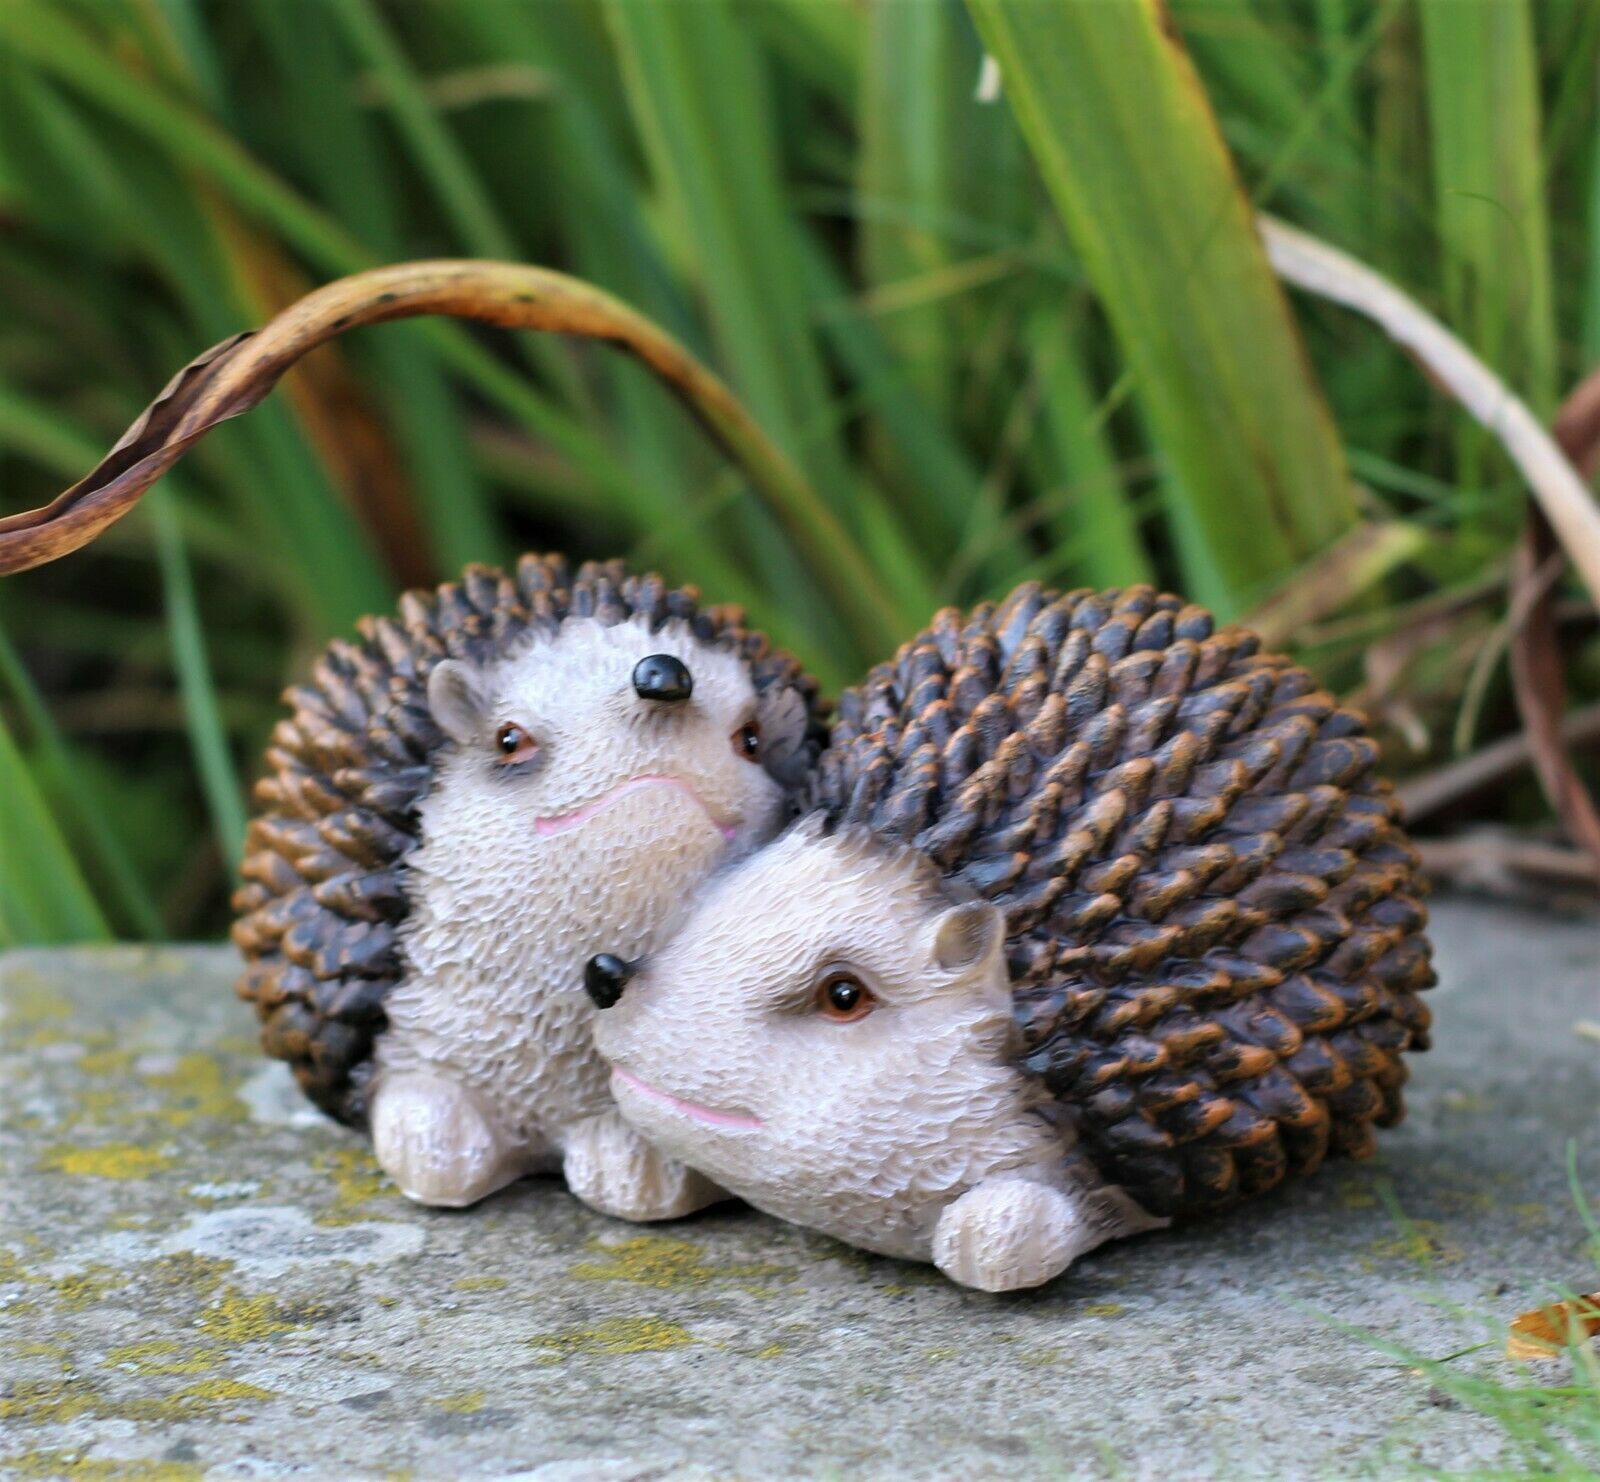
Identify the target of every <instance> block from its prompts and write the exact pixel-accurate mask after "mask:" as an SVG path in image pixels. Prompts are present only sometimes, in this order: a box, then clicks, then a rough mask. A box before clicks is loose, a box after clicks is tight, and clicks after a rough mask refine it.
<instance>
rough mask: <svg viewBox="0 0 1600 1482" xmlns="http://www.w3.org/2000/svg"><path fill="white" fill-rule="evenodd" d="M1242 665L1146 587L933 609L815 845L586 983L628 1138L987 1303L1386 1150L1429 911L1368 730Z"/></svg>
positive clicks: (836, 738) (869, 708) (740, 866)
mask: <svg viewBox="0 0 1600 1482" xmlns="http://www.w3.org/2000/svg"><path fill="white" fill-rule="evenodd" d="M1257 646H1258V640H1257V639H1256V638H1255V637H1254V636H1253V635H1252V634H1250V633H1248V632H1246V631H1244V630H1242V629H1240V628H1237V627H1224V628H1220V629H1214V627H1213V622H1212V619H1211V617H1210V616H1209V614H1207V613H1206V612H1205V611H1203V610H1202V609H1200V608H1198V607H1194V606H1190V605H1186V604H1185V603H1184V602H1183V601H1181V600H1180V599H1179V598H1177V597H1173V596H1165V595H1158V594H1157V593H1156V592H1155V591H1154V590H1152V589H1151V588H1149V587H1144V586H1138V587H1130V588H1127V589H1125V590H1120V591H1109V592H1101V593H1094V592H1090V591H1077V592H1071V593H1067V594H1064V595H1063V594H1058V593H1054V592H1049V591H1043V590H1041V589H1040V588H1039V587H1038V586H1037V585H1028V586H1024V587H1022V588H1020V589H1018V590H1017V591H1016V592H1014V593H1013V594H1012V595H1011V596H1010V597H1008V598H1007V599H1006V600H1005V601H1004V602H1002V603H1001V604H1000V605H999V606H994V605H992V604H985V605H983V606H980V607H978V608H977V609H975V610H974V611H973V612H972V614H971V615H970V617H968V618H966V619H965V620H963V619H962V617H961V616H960V614H958V613H957V612H955V611H953V610H951V611H946V612H942V613H940V614H939V615H938V616H937V617H936V618H935V619H934V621H933V623H932V625H931V626H930V627H929V628H928V630H927V631H926V632H924V633H922V634H921V635H920V636H918V637H917V638H915V639H913V640H912V641H911V642H909V643H907V644H906V645H905V646H904V647H903V648H901V650H900V651H899V653H898V655H897V656H896V658H895V659H894V660H893V661H892V662H890V663H887V664H882V665H879V666H878V667H877V668H875V669H874V670H873V671H872V672H871V673H870V674H869V676H868V678H867V680H866V682H865V683H864V684H862V685H861V686H860V687H859V688H857V689H854V690H852V691H849V692H847V693H846V694H845V696H844V697H843V699H842V700H841V702H840V709H839V717H838V719H837V721H836V723H835V725H834V727H833V731H832V735H831V740H830V745H829V747H828V749H827V750H826V751H825V752H824V753H823V755H822V757H821V758H820V759H819V762H818V764H817V770H816V773H815V775H814V777H813V779H812V781H811V783H810V784H809V785H808V787H807V789H806V791H807V799H806V809H805V811H803V813H802V816H801V817H800V818H799V820H798V821H797V822H796V823H794V824H793V825H792V826H791V827H790V828H788V830H787V831H786V832H784V833H783V834H782V835H781V836H780V837H779V838H778V839H777V840H776V841H774V842H772V843H770V844H768V845H767V846H765V847H764V848H762V849H761V850H758V851H756V852H755V853H754V854H752V855H751V856H749V857H748V858H746V859H744V860H743V861H741V862H739V863H737V864H734V865H732V866H731V867H729V868H728V869H726V870H723V871H720V872H719V873H718V874H717V875H716V876H714V877H712V878H711V879H710V880H709V881H708V883H707V885H706V886H705V887H704V888H703V890H702V892H701V895H700V897H699V899H698V900H697V902H696V903H695V905H694V907H693V909H692V910H691V911H690V912H689V914H688V915H687V917H686V918H685V919H684V920H683V921H682V923H681V925H680V926H679V928H678V929H677V931H676V932H675V934H674V935H673V937H672V939H671V940H670V942H668V943H667V944H666V945H665V946H663V947H662V948H661V949H659V950H658V951H656V952H654V953H651V954H647V955H646V956H645V957H644V959H643V961H642V962H639V961H632V960H630V959H629V958H628V956H627V954H626V953H625V952H624V951H623V950H622V949H620V948H619V949H617V950H614V951H612V952H609V953H606V954H601V955H598V956H597V957H596V958H595V959H593V960H592V961H591V962H590V963H589V964H588V967H587V970H586V983H587V986H588V988H589V991H590V994H591V996H592V997H593V998H594V999H595V1002H596V1003H597V1004H598V1005H599V1006H600V1007H601V1008H602V1009H603V1010H604V1012H602V1013H601V1014H600V1015H599V1016H598V1018H597V1019H596V1021H595V1034H596V1043H597V1044H598V1046H599V1049H600V1051H601V1053H602V1054H603V1055H604V1056H605V1057H606V1059H607V1060H608V1061H610V1063H611V1065H612V1067H613V1071H612V1082H611V1084H612V1092H613V1094H614V1096H615V1097H616V1099H617V1103H618V1106H619V1108H620V1110H621V1112H622V1114H623V1115H624V1117H625V1118H626V1119H627V1120H628V1121H629V1122H630V1123H632V1125H633V1126H634V1127H635V1128H636V1129H637V1130H638V1131H639V1132H640V1133H641V1134H643V1135H644V1136H645V1137H646V1138H648V1139H649V1140H650V1141H651V1142H652V1143H654V1144H655V1145H656V1146H658V1147H659V1148H660V1149H662V1150H663V1152H664V1153H665V1154H668V1155H670V1156H671V1157H673V1158H675V1159H678V1160H680V1161H682V1162H684V1163H687V1164H689V1165H690V1166H692V1167H694V1168H697V1169H699V1170H701V1171H702V1172H703V1173H705V1174H706V1175H707V1176H709V1177H710V1178H712V1179H714V1180H716V1181H717V1183H718V1184H720V1185H721V1186H722V1187H724V1188H726V1189H727V1190H729V1191H730V1192H732V1193H735V1194H737V1195H739V1196H741V1197H743V1198H744V1199H746V1200H748V1201H749V1202H750V1203H751V1204H754V1205H756V1206H757V1207H758V1208H760V1209H763V1210H766V1211H768V1212H770V1213H773V1214H776V1215H778V1216H780V1217H782V1218H784V1219H788V1220H792V1221H795V1222H797V1223H800V1224H803V1225H807V1226H810V1227H812V1228H815V1229H819V1230H822V1231H824V1232H826V1233H829V1234H831V1235H834V1236H836V1237H839V1238H841V1239H843V1240H846V1241H849V1242H850V1243H852V1244H854V1245H858V1246H862V1247H865V1248H866V1249H869V1250H873V1251H878V1252H881V1253H884V1254H888V1255H893V1256H899V1257H904V1258H909V1259H913V1260H923V1261H932V1262H933V1263H934V1264H936V1265H937V1266H938V1267H939V1268H940V1269H941V1270H942V1271H944V1272H945V1273H946V1275H948V1276H950V1277H951V1278H953V1279H954V1280H956V1281H958V1282H961V1283H964V1284H966V1285H968V1286H973V1287H978V1288H982V1289H985V1290H990V1291H998V1290H1008V1289H1013V1288H1020V1287H1029V1286H1035V1285H1038V1284H1039V1283H1041V1282H1044V1281H1047V1280H1049V1279H1050V1278H1052V1277H1053V1276H1055V1275H1057V1274H1058V1273H1059V1272H1061V1271H1063V1270H1064V1269H1066V1267H1067V1266H1068V1265H1069V1264H1070V1263H1071V1262H1072V1261H1073V1259H1074V1258H1075V1257H1076V1256H1078V1255H1079V1254H1081V1253H1082V1252H1084V1251H1087V1250H1089V1249H1091V1248H1092V1247H1094V1246H1095V1245H1097V1244H1099V1243H1100V1242H1102V1241H1104V1240H1107V1239H1110V1238H1114V1237H1117V1236H1121V1235H1126V1234H1129V1233H1132V1232H1134V1231H1137V1230H1141V1229H1148V1228H1151V1227H1152V1226H1156V1225H1161V1224H1165V1223H1167V1222H1168V1221H1169V1220H1171V1219H1173V1218H1176V1217H1182V1216H1188V1215H1192V1214H1197V1213H1200V1212H1203V1211H1208V1210H1213V1209H1216V1208H1219V1207H1222V1206H1225V1205H1228V1204H1230V1203H1232V1202H1234V1201H1236V1200H1240V1199H1245V1198H1249V1197H1252V1196H1254V1195H1257V1194H1261V1193H1263V1192H1264V1191H1266V1190H1268V1189H1270V1188H1272V1187H1274V1186H1275V1185H1277V1184H1279V1183H1281V1182H1282V1181H1283V1180H1284V1179H1285V1178H1286V1177H1288V1176H1289V1175H1291V1174H1304V1173H1309V1172H1311V1171H1312V1170H1313V1169H1315V1168H1316V1167H1317V1166H1318V1164H1320V1163H1321V1162H1322V1160H1323V1159H1324V1157H1325V1156H1327V1155H1328V1154H1330V1153H1334V1154H1341V1155H1344V1156H1349V1157H1361V1156H1364V1155H1365V1154H1367V1153H1369V1152H1370V1151H1371V1150H1372V1147H1373V1127H1374V1124H1377V1125H1387V1124H1390V1123H1393V1122H1395V1121H1397V1120H1398V1119H1399V1118H1400V1116H1401V1114H1402V1105H1401V1087H1402V1084H1403V1082H1404V1080H1405V1076H1406V1069H1405V1066H1404V1064H1403V1063H1402V1060H1401V1053H1402V1052H1403V1051H1405V1050H1407V1049H1417V1050H1420V1049H1423V1048H1425V1047H1426V1045H1427V1028H1428V1013H1427V1010H1426V1008H1425V1006H1424V1005H1423V1003H1422V1002H1421V1000H1420V999H1419V998H1418V996H1417V995H1418V993H1419V991H1420V990H1422V989H1425V988H1427V987H1429V986H1430V985H1431V984H1432V982H1433V980H1434V979H1433V974H1432V971H1431V968H1430V961H1429V946H1428V942H1427V940H1426V938H1425V937H1424V936H1423V934H1422V933H1423V927H1424V925H1425V920H1426V917H1425V914H1424V911H1423V907H1422V905H1421V904H1420V899H1419V898H1420V897H1421V896H1422V894H1423V892H1424V887H1423V883H1422V881H1421V879H1420V878H1419V875H1418V870H1417V857H1416V855H1415V853H1414V852H1413V851H1412V850H1411V848H1410V847H1409V846H1408V844H1407V841H1406V839H1405V836H1404V834H1403V832H1402V830H1401V826H1400V821H1399V811H1398V806H1397V804H1396V802H1395V799H1394V796H1393V793H1392V791H1391V789H1390V787H1389V785H1388V784H1387V783H1386V782H1384V781H1382V780H1380V779H1378V778H1377V777H1375V775H1374V773H1373V765H1374V762H1375V760H1376V758H1377V747H1376V746H1375V745H1374V743H1373V742H1372V741H1371V740H1370V739H1368V738H1367V737H1366V736H1364V735H1363V734H1362V726H1363V722H1362V720H1361V718H1360V717H1359V716H1358V715H1356V714H1355V713H1354V712H1352V711H1350V710H1347V709H1343V708H1341V707H1340V706H1339V704H1338V703H1337V702H1336V701H1335V700H1334V698H1333V697H1332V696H1331V695H1329V694H1327V693H1325V692H1323V691H1321V690H1319V689H1318V688H1317V685H1316V682H1315V681H1314V680H1313V679H1312V677H1311V675H1310V674H1308V673H1307V672H1306V671H1305V670H1304V669H1301V668H1298V667H1296V666H1295V665H1293V664H1292V663H1290V662H1289V661H1288V660H1287V659H1284V658H1281V657H1274V656H1270V655H1263V654H1260V653H1258V652H1257Z"/></svg>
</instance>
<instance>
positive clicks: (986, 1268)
mask: <svg viewBox="0 0 1600 1482" xmlns="http://www.w3.org/2000/svg"><path fill="white" fill-rule="evenodd" d="M1101 1238H1103V1237H1101V1236H1099V1235H1098V1234H1097V1233H1096V1232H1095V1231H1094V1230H1093V1229H1092V1228H1088V1227H1087V1226H1086V1222H1085V1221H1084V1219H1083V1218H1082V1215H1081V1214H1080V1212H1079V1209H1078V1206H1077V1205H1076V1204H1075V1203H1074V1201H1073V1200H1072V1199H1070V1198H1069V1197H1068V1196H1067V1195H1066V1194H1064V1193H1062V1192H1061V1191H1060V1190H1059V1189H1055V1188H1051V1187H1050V1186H1049V1185H1048V1184H1041V1183H1034V1182H1033V1181H1032V1180H1030V1179H1025V1178H992V1179H986V1180H985V1181H984V1182H983V1183H981V1184H979V1185H977V1187H976V1188H972V1189H968V1190H967V1192H966V1193H965V1194H963V1195H962V1196H961V1197H960V1198H959V1199H957V1200H956V1201H955V1202H954V1203H953V1204H949V1205H946V1206H945V1208H944V1210H943V1211H942V1212H941V1214H940V1215H939V1222H938V1224H937V1225H936V1226H935V1227H934V1232H933V1263H934V1265H936V1266H937V1267H938V1268H939V1269H940V1270H941V1271H943V1272H944V1274H945V1275H946V1276H948V1277H949V1278H950V1279H951V1280H952V1281H957V1282H960V1283H961V1285H962V1286H971V1287H977V1288H978V1290H979V1291H985V1292H1010V1291H1017V1290H1020V1289H1021V1288H1023V1287H1030V1286H1040V1285H1042V1284H1043V1283H1045V1282H1047V1281H1049V1280H1050V1279H1051V1278H1052V1277H1054V1276H1059V1275H1060V1274H1061V1273H1062V1272H1063V1271H1065V1270H1066V1269H1067V1267H1068V1266H1070V1265H1071V1264H1072V1263H1073V1261H1074V1260H1076V1259H1077V1257H1078V1256H1080V1255H1082V1254H1083V1252H1084V1251H1086V1250H1089V1249H1090V1248H1091V1247H1093V1246H1095V1245H1098V1244H1099V1243H1100V1239H1101Z"/></svg>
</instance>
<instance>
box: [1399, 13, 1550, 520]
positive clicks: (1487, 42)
mask: <svg viewBox="0 0 1600 1482" xmlns="http://www.w3.org/2000/svg"><path fill="white" fill-rule="evenodd" d="M1421 16H1422V40H1423V59H1424V62H1425V76H1426V81H1427V93H1428V122H1429V131H1430V139H1431V144H1432V152H1433V175H1434V191H1435V195H1436V206H1437V211H1438V224H1439V236H1440V244H1441V248H1442V255H1443V262H1442V269H1443V281H1444V288H1445V301H1446V308H1447V315H1448V319H1449V322H1450V323H1451V324H1452V325H1453V327H1454V328H1455V329H1456V331H1457V332H1458V333H1460V334H1461V335H1462V337H1463V338H1464V339H1466V340H1467V342H1468V343H1469V344H1470V345H1471V346H1472V347H1473V349H1475V350H1477V351H1478V352H1479V353H1480V354H1481V355H1482V356H1483V357H1484V359H1485V360H1487V361H1488V362H1489V364H1490V365H1491V366H1493V367H1494V369H1495V370H1497V371H1499V372H1500V374H1501V375H1502V376H1504V377H1505V378H1506V379H1507V381H1509V383H1510V384H1511V385H1513V386H1515V387H1517V388H1518V390H1519V391H1520V393H1521V394H1522V396H1523V398H1524V399H1525V400H1526V401H1527V402H1528V404H1529V405H1530V406H1532V407H1533V409H1534V410H1535V411H1538V412H1542V413H1544V414H1546V415H1548V414H1549V413H1551V412H1553V411H1554V410H1555V402H1556V396H1557V381H1556V370H1557V350H1556V334H1555V315H1554V306H1553V305H1554V300H1553V294H1552V288H1551V276H1550V230H1549V223H1548V221H1547V218H1546V209H1545V200H1544V159H1543V151H1542V143H1541V139H1540V108H1539V90H1538V75H1537V69H1536V58H1535V55H1534V47H1533V18H1532V9H1531V7H1530V6H1529V5H1528V4H1527V3H1526V0H1494V3H1492V4H1491V3H1483V4H1459V3H1456V0H1422V5H1421ZM1489 447H1490V439H1489V438H1488V435H1487V434H1486V433H1484V432H1483V431H1482V430H1481V429H1478V428H1472V427H1467V428H1463V429H1462V430H1461V433H1460V437H1459V439H1458V443H1457V448H1458V456H1459V459H1460V475H1461V477H1462V479H1463V480H1464V481H1465V482H1467V483H1469V484H1473V483H1477V482H1479V481H1480V480H1481V479H1482V478H1483V476H1484V470H1485V467H1486V466H1487V460H1488V459H1489V457H1490V453H1489ZM1497 504H1498V508H1497V509H1495V510H1492V511H1490V512H1489V515H1488V520H1487V522H1486V521H1485V520H1482V519H1480V520H1474V521H1470V522H1464V523H1465V524H1466V527H1467V529H1468V531H1469V532H1473V533H1477V534H1478V535H1480V536H1487V537H1489V538H1491V539H1502V540H1503V539H1505V538H1508V537H1509V536H1511V535H1512V534H1513V533H1514V532H1515V531H1516V530H1517V529H1518V528H1519V527H1520V525H1521V520H1522V505H1523V497H1522V495H1521V493H1520V491H1519V490H1517V489H1516V488H1515V486H1513V485H1512V484H1511V483H1509V481H1508V482H1507V484H1506V488H1505V492H1504V496H1503V498H1502V499H1501V500H1499V501H1497ZM1485 523H1487V524H1488V527H1489V528H1488V529H1485V528H1484V526H1485Z"/></svg>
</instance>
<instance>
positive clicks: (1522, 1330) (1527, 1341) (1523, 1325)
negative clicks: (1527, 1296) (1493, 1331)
mask: <svg viewBox="0 0 1600 1482" xmlns="http://www.w3.org/2000/svg"><path fill="white" fill-rule="evenodd" d="M1596 1333H1600V1292H1589V1293H1588V1294H1587V1295H1585V1296H1582V1297H1578V1298H1575V1299H1574V1300H1573V1301H1571V1302H1553V1303H1551V1305H1550V1306H1548V1307H1535V1308H1534V1309H1533V1311H1532V1312H1524V1313H1523V1314H1522V1316H1521V1317H1519V1318H1517V1319H1516V1321H1515V1322H1513V1323H1512V1324H1511V1333H1510V1336H1509V1337H1508V1338H1507V1339H1506V1357H1507V1358H1513V1359H1553V1358H1560V1357H1561V1350H1562V1349H1563V1348H1565V1347H1566V1345H1567V1344H1569V1343H1575V1342H1578V1341H1580V1340H1582V1339H1584V1338H1592V1337H1594V1335H1595V1334H1596Z"/></svg>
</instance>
